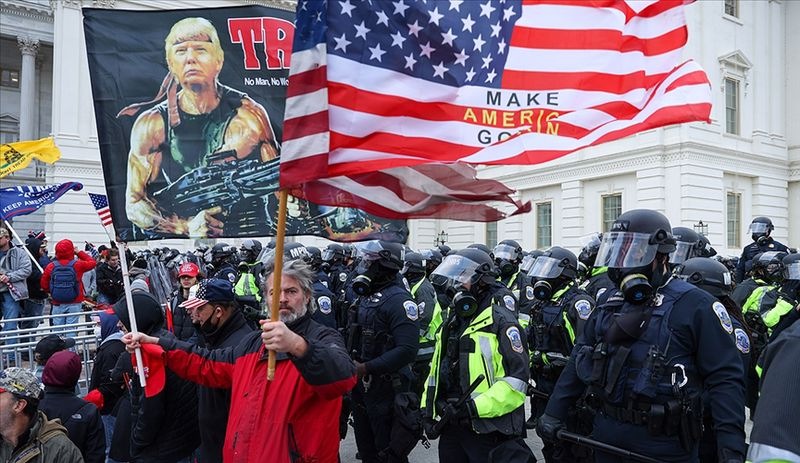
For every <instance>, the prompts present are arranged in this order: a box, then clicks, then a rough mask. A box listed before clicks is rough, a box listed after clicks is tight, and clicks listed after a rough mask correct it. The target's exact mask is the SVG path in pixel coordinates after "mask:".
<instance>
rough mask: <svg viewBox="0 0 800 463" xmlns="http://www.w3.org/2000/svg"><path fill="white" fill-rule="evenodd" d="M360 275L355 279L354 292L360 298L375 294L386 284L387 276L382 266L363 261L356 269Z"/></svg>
mask: <svg viewBox="0 0 800 463" xmlns="http://www.w3.org/2000/svg"><path fill="white" fill-rule="evenodd" d="M356 271H357V272H358V275H357V276H356V277H355V278H353V283H352V285H353V292H355V293H356V294H358V295H359V296H366V295H368V294H371V293H372V292H374V290H375V288H376V287H380V286H381V285H382V284H384V283H386V281H387V275H386V272H385V271H382V268H381V266H380V265H379V264H378V263H377V261H375V262H366V261H362V262H360V263H359V264H358V268H357V269H356Z"/></svg>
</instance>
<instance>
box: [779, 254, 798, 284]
mask: <svg viewBox="0 0 800 463" xmlns="http://www.w3.org/2000/svg"><path fill="white" fill-rule="evenodd" d="M783 278H784V280H800V254H797V253H794V254H787V255H786V257H784V258H783Z"/></svg>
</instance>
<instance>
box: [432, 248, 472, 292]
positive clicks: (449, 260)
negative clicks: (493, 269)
mask: <svg viewBox="0 0 800 463" xmlns="http://www.w3.org/2000/svg"><path fill="white" fill-rule="evenodd" d="M480 266H481V264H479V263H477V262H475V261H473V260H472V259H468V258H467V257H464V256H459V255H455V254H451V255H449V256H447V257H445V258H444V260H442V263H441V264H439V266H438V267H436V270H434V271H433V275H438V276H439V277H440V278H445V279H447V280H449V281H451V282H454V283H460V284H462V285H466V286H469V285H470V284H471V282H472V278H473V276H474V275H475V273H476V271H477V270H478V267H480Z"/></svg>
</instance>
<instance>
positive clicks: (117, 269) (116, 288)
mask: <svg viewBox="0 0 800 463" xmlns="http://www.w3.org/2000/svg"><path fill="white" fill-rule="evenodd" d="M95 274H96V276H97V293H98V296H97V302H100V303H103V304H113V303H115V302H117V301H118V300H119V298H121V297H122V295H123V294H124V292H125V288H124V287H123V285H122V267H121V266H120V264H119V251H117V250H116V249H112V250H110V251H109V252H108V261H107V262H102V263H100V264H99V265H98V266H97V270H95Z"/></svg>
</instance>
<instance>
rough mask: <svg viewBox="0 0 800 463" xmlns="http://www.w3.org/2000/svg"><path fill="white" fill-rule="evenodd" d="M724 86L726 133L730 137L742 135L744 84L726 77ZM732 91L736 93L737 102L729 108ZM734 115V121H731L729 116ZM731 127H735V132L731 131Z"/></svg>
mask: <svg viewBox="0 0 800 463" xmlns="http://www.w3.org/2000/svg"><path fill="white" fill-rule="evenodd" d="M724 82H725V84H724V86H725V91H724V93H725V133H726V134H728V135H741V133H742V125H741V107H742V96H741V95H742V88H741V84H742V82H741V81H740V80H739V79H737V78H735V77H732V76H725V79H724ZM729 84H730V85H729ZM731 89H734V90H735V91H736V95H735V101H734V102H733V104H734V106H729V104H728V103H729V97H730V93H731ZM731 112H732V113H733V119H734V120H733V121H732V120H731V118H730V116H729V114H730V113H731ZM731 125H733V126H734V127H733V131H732V130H731Z"/></svg>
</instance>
